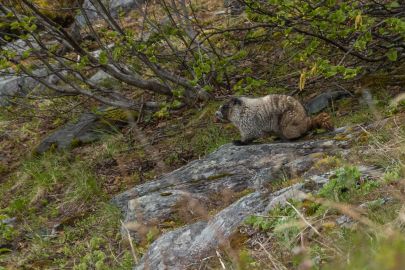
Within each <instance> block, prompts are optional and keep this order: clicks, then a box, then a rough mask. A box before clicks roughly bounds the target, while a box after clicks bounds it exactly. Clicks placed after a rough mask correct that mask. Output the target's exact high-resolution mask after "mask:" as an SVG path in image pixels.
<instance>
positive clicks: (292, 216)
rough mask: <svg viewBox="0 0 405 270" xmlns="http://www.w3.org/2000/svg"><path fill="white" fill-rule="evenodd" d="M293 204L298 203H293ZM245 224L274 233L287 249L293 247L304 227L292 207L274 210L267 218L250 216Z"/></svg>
mask: <svg viewBox="0 0 405 270" xmlns="http://www.w3.org/2000/svg"><path fill="white" fill-rule="evenodd" d="M293 204H298V203H295V202H293ZM245 223H246V224H248V225H250V226H252V227H253V228H256V229H258V230H262V231H272V233H273V234H274V236H275V237H276V238H277V239H278V240H279V241H280V243H281V244H283V245H284V246H285V247H291V244H292V243H293V242H294V241H295V239H296V236H297V234H298V233H299V232H300V230H301V229H302V227H303V224H302V222H301V220H300V219H299V217H298V214H297V212H296V211H295V210H294V209H293V207H292V206H287V205H285V206H283V205H280V206H278V207H276V208H274V209H273V210H272V211H271V212H270V213H269V215H268V216H266V217H264V216H250V217H248V218H247V219H246V221H245Z"/></svg>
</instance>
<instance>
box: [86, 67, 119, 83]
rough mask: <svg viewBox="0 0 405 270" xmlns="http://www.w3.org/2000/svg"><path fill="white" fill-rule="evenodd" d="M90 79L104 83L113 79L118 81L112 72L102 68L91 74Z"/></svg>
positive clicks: (93, 81)
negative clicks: (109, 72)
mask: <svg viewBox="0 0 405 270" xmlns="http://www.w3.org/2000/svg"><path fill="white" fill-rule="evenodd" d="M89 80H90V82H92V83H95V84H103V83H106V82H108V81H112V80H114V81H116V82H118V81H117V80H116V79H115V78H114V77H112V76H111V75H110V74H108V73H106V72H104V71H102V70H99V71H97V72H96V74H94V75H93V76H91V77H90V79H89Z"/></svg>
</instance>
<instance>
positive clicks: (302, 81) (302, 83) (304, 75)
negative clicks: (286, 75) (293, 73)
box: [298, 69, 307, 90]
mask: <svg viewBox="0 0 405 270" xmlns="http://www.w3.org/2000/svg"><path fill="white" fill-rule="evenodd" d="M306 79H307V72H306V70H305V69H304V70H303V71H302V72H301V75H300V82H299V84H298V88H299V89H300V90H303V89H304V87H305V81H306Z"/></svg>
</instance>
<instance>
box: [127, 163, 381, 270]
mask: <svg viewBox="0 0 405 270" xmlns="http://www.w3.org/2000/svg"><path fill="white" fill-rule="evenodd" d="M369 169H370V171H371V170H373V168H369ZM365 173H368V171H366V172H365ZM331 174H333V173H326V174H322V175H317V176H316V177H310V178H309V179H307V180H306V181H305V182H303V183H298V184H295V185H292V186H290V187H287V188H284V189H281V190H279V191H277V192H274V193H271V194H266V193H262V192H259V191H256V192H253V193H251V194H249V195H246V196H244V197H242V198H241V199H239V200H238V201H236V202H234V203H233V204H231V205H230V206H229V207H227V208H225V209H223V210H222V211H220V212H219V213H217V214H216V215H215V216H214V217H212V218H211V219H210V220H209V221H207V222H205V221H200V222H197V223H194V224H191V225H187V226H184V227H181V228H179V229H176V230H173V231H171V232H168V233H166V234H164V235H162V236H161V237H160V238H158V239H157V240H156V241H155V242H154V243H153V244H152V245H151V247H150V248H149V250H148V252H147V253H146V254H145V255H144V256H143V258H142V259H141V261H140V263H139V264H138V265H137V266H135V267H134V269H135V270H142V269H175V270H176V269H195V268H198V266H199V265H200V264H201V260H202V259H203V258H206V257H208V256H210V255H213V254H214V252H215V250H216V249H217V248H218V247H219V246H221V245H225V246H226V245H227V244H229V242H228V241H229V240H228V239H229V237H230V236H231V235H232V234H233V233H234V232H235V231H237V229H238V228H239V226H241V225H242V224H243V222H244V220H245V219H246V218H247V217H248V216H250V215H254V214H261V215H263V214H267V213H268V211H270V210H272V209H273V208H275V207H278V206H279V205H284V204H286V202H287V201H288V200H290V199H294V200H302V199H304V198H305V197H306V194H307V193H308V192H317V190H319V189H320V188H321V187H322V186H323V185H324V184H325V183H326V182H327V181H328V180H327V179H328V177H329V175H331ZM325 179H326V180H325ZM306 182H311V183H313V182H315V184H316V185H310V186H311V188H308V185H307V184H306ZM341 219H342V221H341V222H342V223H341V224H344V223H346V222H350V219H349V218H347V217H342V218H341Z"/></svg>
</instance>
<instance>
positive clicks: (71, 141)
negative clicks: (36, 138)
mask: <svg viewBox="0 0 405 270" xmlns="http://www.w3.org/2000/svg"><path fill="white" fill-rule="evenodd" d="M101 119H102V117H101V116H100V115H97V114H93V113H84V114H82V115H81V116H80V118H79V120H78V121H77V122H71V123H68V124H66V125H65V126H63V127H62V128H61V129H59V130H57V131H55V132H54V133H53V134H51V135H50V136H48V137H47V138H45V139H44V140H43V141H42V142H41V143H40V144H39V145H38V146H37V147H36V149H35V153H37V154H42V153H44V152H46V151H48V150H49V149H51V148H55V149H57V150H66V149H70V148H72V147H73V146H77V145H81V144H86V143H90V142H94V141H96V140H98V139H100V137H101V136H102V135H103V134H105V133H107V132H112V131H113V125H112V124H111V123H108V122H106V121H100V120H101Z"/></svg>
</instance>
